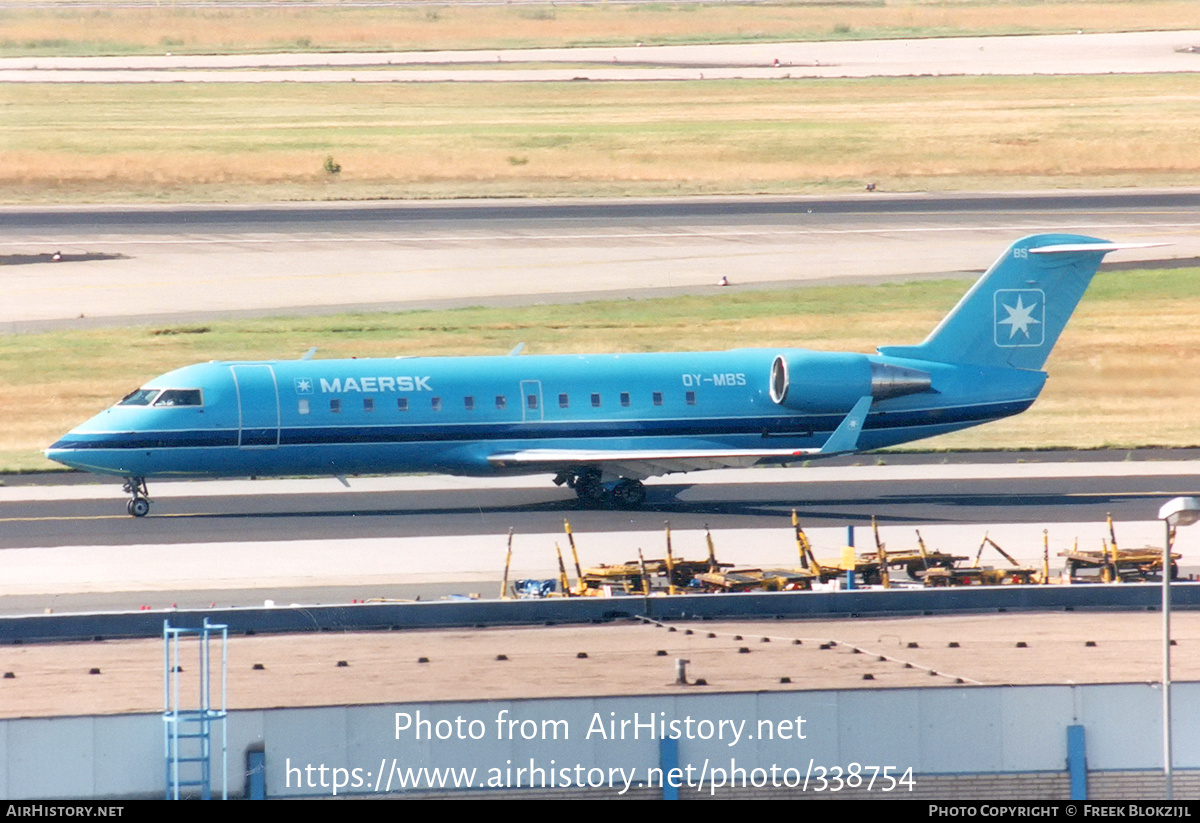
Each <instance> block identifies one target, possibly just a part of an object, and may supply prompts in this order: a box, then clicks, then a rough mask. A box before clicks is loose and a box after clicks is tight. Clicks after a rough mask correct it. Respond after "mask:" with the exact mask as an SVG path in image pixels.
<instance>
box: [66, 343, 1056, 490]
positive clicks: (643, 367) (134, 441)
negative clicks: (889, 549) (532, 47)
mask: <svg viewBox="0 0 1200 823" xmlns="http://www.w3.org/2000/svg"><path fill="white" fill-rule="evenodd" d="M781 357H782V358H785V359H787V360H788V361H789V362H790V363H792V365H791V367H790V370H789V375H788V377H789V383H790V385H789V386H788V391H787V395H786V397H784V398H782V402H777V401H776V399H775V398H773V397H772V392H771V379H772V368H773V364H774V363H775V362H776V360H777V359H778V358H781ZM873 367H874V374H873ZM881 367H883V368H882V370H881ZM909 371H912V372H918V373H921V374H927V375H928V381H927V382H928V388H920V390H913V391H912V392H911V393H907V394H901V395H900V396H887V395H888V393H889V390H888V389H886V388H881V387H880V382H881V380H880V378H879V375H880V374H881V373H884V374H886V373H889V372H890V373H898V374H902V375H903V374H907V373H908V372H909ZM1044 381H1045V374H1044V373H1043V372H1040V371H1028V370H1022V369H1008V368H988V367H977V366H959V365H948V364H941V363H930V362H924V361H919V360H908V359H898V358H888V357H882V356H878V355H863V354H845V353H831V352H813V351H806V350H802V349H739V350H734V351H727V352H710V353H677V354H612V355H579V356H574V355H553V356H515V357H455V358H440V357H422V358H397V359H356V360H293V361H271V362H212V363H204V364H200V365H195V366H188V367H186V368H183V369H178V370H176V371H172V372H169V373H168V374H165V375H163V376H161V377H158V378H156V379H154V380H152V381H150V382H148V383H146V384H145V386H143V388H142V391H143V392H153V391H159V392H175V393H176V395H174V396H170V397H168V396H166V395H163V394H158V395H157V396H155V395H149V394H147V395H144V396H143V397H141V398H137V399H138V400H144V401H146V402H144V403H143V402H137V403H135V404H130V403H128V402H125V403H122V404H118V405H115V406H113V407H111V408H109V409H107V410H105V411H103V412H101V413H100V414H99V415H97V416H96V417H94V418H92V419H91V420H89V421H87V422H86V423H84V424H83V425H81V426H79V427H77V428H76V429H74V430H73V431H72V432H70V433H69V434H68V435H66V436H65V437H64V438H62V439H61V440H59V441H58V442H57V443H55V444H54V445H53V446H51V447H50V449H49V450H48V451H47V455H48V456H49V457H50V458H52V459H54V460H58V461H60V462H64V463H68V464H69V465H74V466H78V467H79V468H84V469H87V470H89V471H94V472H99V473H108V474H116V475H122V476H136V477H168V476H177V477H183V476H209V477H216V476H246V475H256V476H289V475H307V474H325V475H329V474H334V475H346V474H368V473H393V472H412V471H438V472H445V473H451V474H467V475H471V474H489V473H496V472H508V473H514V472H520V473H539V472H544V471H546V469H545V468H544V467H541V466H538V467H526V466H521V465H509V466H505V465H503V464H502V463H500V462H497V461H496V460H495V459H494V455H496V454H497V453H503V452H510V451H511V452H522V451H527V450H534V449H556V450H562V449H596V450H600V449H624V450H707V449H745V450H752V449H762V448H764V447H765V448H770V449H778V450H786V449H816V448H817V447H819V446H820V445H821V444H822V443H823V442H824V441H825V440H826V439H827V438H828V437H829V435H830V433H831V432H832V431H833V430H834V429H835V428H836V427H837V426H838V424H839V423H840V422H841V421H842V419H843V418H844V417H845V416H846V414H847V413H848V412H849V410H850V409H851V407H852V406H853V405H854V403H855V401H857V400H858V399H859V398H860V397H862V396H864V395H871V394H872V391H873V384H874V394H875V396H876V400H875V401H874V403H873V405H872V406H871V410H870V413H869V414H868V415H867V417H866V420H865V422H864V425H863V430H862V433H861V435H860V437H859V448H860V449H875V448H880V447H884V446H891V445H895V444H897V443H904V442H908V441H911V440H915V439H919V438H925V437H931V436H934V435H937V434H943V433H945V432H949V431H954V430H956V429H960V428H963V427H966V426H972V425H976V424H979V423H982V422H986V421H989V420H995V419H997V418H1001V417H1005V416H1008V415H1012V414H1017V413H1019V412H1021V411H1024V410H1025V409H1026V408H1028V407H1029V405H1030V404H1031V403H1032V402H1033V401H1034V399H1035V398H1036V397H1037V394H1038V392H1039V391H1040V390H1041V387H1042V384H1043V383H1044ZM893 391H894V390H893ZM187 392H193V393H192V394H186V393H187ZM195 392H198V394H196V393H195ZM164 397H165V398H166V399H167V400H169V401H170V405H164V403H163V399H164ZM179 398H182V399H183V400H184V401H186V402H176V401H177V400H178V399H179ZM156 403H157V405H156ZM775 462H787V461H786V460H783V459H780V460H778V461H775Z"/></svg>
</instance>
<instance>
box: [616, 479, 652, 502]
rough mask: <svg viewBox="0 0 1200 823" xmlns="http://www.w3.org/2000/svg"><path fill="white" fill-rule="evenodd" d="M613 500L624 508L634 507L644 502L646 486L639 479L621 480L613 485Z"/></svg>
mask: <svg viewBox="0 0 1200 823" xmlns="http://www.w3.org/2000/svg"><path fill="white" fill-rule="evenodd" d="M612 498H613V502H614V503H615V504H616V505H618V506H620V507H621V508H624V509H636V508H637V507H638V506H640V505H642V504H643V503H645V502H646V487H645V486H643V485H642V481H640V480H628V479H626V480H622V481H620V482H619V483H617V485H615V486H613V490H612Z"/></svg>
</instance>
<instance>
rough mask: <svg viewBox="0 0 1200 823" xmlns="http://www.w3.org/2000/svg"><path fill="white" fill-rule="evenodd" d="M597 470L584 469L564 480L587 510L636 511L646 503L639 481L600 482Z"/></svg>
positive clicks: (644, 489)
mask: <svg viewBox="0 0 1200 823" xmlns="http://www.w3.org/2000/svg"><path fill="white" fill-rule="evenodd" d="M600 478H601V475H600V471H599V470H598V469H584V470H583V471H581V472H577V473H576V474H573V475H571V476H570V477H568V478H566V483H567V485H568V486H570V487H571V488H573V489H574V490H575V494H576V495H577V496H578V497H579V503H580V505H581V506H583V507H584V508H588V509H603V508H610V509H636V508H637V507H638V506H640V505H642V503H644V502H646V487H645V486H644V485H642V481H640V480H631V479H629V478H627V477H623V478H621V479H620V480H618V481H617V482H615V483H604V482H602V481H601V479H600Z"/></svg>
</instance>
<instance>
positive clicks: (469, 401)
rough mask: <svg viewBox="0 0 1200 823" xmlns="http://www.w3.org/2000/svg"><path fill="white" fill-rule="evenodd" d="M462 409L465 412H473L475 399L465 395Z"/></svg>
mask: <svg viewBox="0 0 1200 823" xmlns="http://www.w3.org/2000/svg"><path fill="white" fill-rule="evenodd" d="M463 408H464V409H466V410H467V411H475V398H474V397H471V396H470V395H467V396H466V397H464V398H463Z"/></svg>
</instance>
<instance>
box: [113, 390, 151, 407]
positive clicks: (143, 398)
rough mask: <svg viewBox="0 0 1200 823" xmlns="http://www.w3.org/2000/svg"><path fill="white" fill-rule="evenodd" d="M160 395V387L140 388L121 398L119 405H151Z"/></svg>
mask: <svg viewBox="0 0 1200 823" xmlns="http://www.w3.org/2000/svg"><path fill="white" fill-rule="evenodd" d="M157 395H158V389H138V390H137V391H132V392H130V393H129V394H127V395H125V396H124V397H123V398H121V402H120V403H118V404H117V405H118V406H149V405H150V403H151V401H153V400H154V398H155V397H156V396H157Z"/></svg>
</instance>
